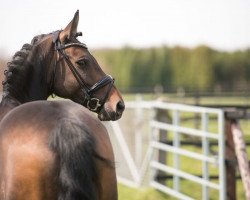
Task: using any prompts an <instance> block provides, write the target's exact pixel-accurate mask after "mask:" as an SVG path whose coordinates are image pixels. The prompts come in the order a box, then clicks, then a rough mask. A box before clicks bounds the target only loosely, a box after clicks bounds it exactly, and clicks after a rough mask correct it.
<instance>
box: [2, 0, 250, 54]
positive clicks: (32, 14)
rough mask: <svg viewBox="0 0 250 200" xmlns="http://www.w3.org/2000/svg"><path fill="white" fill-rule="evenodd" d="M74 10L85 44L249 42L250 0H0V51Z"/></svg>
mask: <svg viewBox="0 0 250 200" xmlns="http://www.w3.org/2000/svg"><path fill="white" fill-rule="evenodd" d="M77 9H79V10H80V21H79V28H78V29H79V31H82V32H83V37H82V38H81V39H80V40H81V41H83V42H85V43H86V44H87V45H88V46H89V48H90V49H94V48H100V47H120V46H124V45H130V46H135V47H148V46H156V45H162V44H165V45H169V46H174V45H182V46H187V47H194V46H197V45H199V44H206V45H209V46H211V47H213V48H217V49H222V50H228V51H232V50H236V49H245V48H249V47H250V0H123V1H121V0H88V1H86V0H67V1H66V0H0V25H1V29H0V52H1V53H2V54H5V55H7V54H13V53H14V52H16V51H17V50H19V49H20V48H21V46H22V44H23V43H26V42H30V40H31V39H32V38H33V36H35V35H37V34H41V33H48V32H52V31H54V30H58V29H62V28H64V27H65V26H66V25H67V24H68V22H69V21H70V20H71V19H72V17H73V15H74V13H75V11H76V10H77Z"/></svg>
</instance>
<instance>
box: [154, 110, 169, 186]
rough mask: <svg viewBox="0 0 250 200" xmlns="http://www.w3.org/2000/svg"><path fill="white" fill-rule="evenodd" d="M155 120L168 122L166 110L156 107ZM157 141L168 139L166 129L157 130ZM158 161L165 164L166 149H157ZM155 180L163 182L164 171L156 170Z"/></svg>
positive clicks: (162, 141)
mask: <svg viewBox="0 0 250 200" xmlns="http://www.w3.org/2000/svg"><path fill="white" fill-rule="evenodd" d="M155 119H156V121H159V122H165V123H168V122H169V121H170V117H169V114H168V112H167V111H166V110H163V109H156V114H155ZM158 140H159V142H161V143H165V142H167V141H168V133H167V131H166V130H160V131H159V139H158ZM158 161H159V162H160V163H163V164H167V153H166V151H162V150H159V153H158ZM156 177H157V181H158V182H159V183H161V184H165V181H166V180H165V177H166V173H165V172H162V171H158V172H157V174H156Z"/></svg>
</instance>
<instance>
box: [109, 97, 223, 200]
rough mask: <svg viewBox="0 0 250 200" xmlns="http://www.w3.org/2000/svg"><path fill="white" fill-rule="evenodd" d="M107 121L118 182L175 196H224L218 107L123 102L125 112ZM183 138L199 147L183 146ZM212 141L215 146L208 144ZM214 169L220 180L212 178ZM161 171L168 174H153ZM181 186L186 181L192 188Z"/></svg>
mask: <svg viewBox="0 0 250 200" xmlns="http://www.w3.org/2000/svg"><path fill="white" fill-rule="evenodd" d="M159 111H160V112H161V115H160V118H159V115H158V114H159V113H158V112H159ZM192 116H193V117H192ZM190 117H191V118H190ZM190 119H191V120H190ZM194 119H195V120H194ZM190 122H191V123H190ZM106 125H107V127H108V129H109V132H110V137H111V141H112V144H113V147H114V151H115V155H116V159H117V161H116V162H117V173H118V181H119V182H121V183H123V184H126V185H129V186H133V187H138V186H141V185H150V186H152V187H154V188H156V189H158V190H160V191H162V192H165V193H167V194H169V195H171V196H174V197H176V198H179V199H195V198H196V199H204V200H205V199H206V200H207V199H210V194H211V192H213V193H214V191H216V192H217V193H216V194H218V195H217V199H220V200H223V199H226V196H225V195H226V194H225V193H226V192H225V191H226V185H225V166H224V155H225V154H224V149H225V144H224V113H223V111H222V110H220V109H213V108H204V107H196V106H188V105H181V104H172V103H163V102H159V101H153V102H145V101H138V102H127V103H126V111H125V113H124V117H123V118H122V119H121V120H120V121H119V122H111V123H107V124H106ZM162 138H163V140H162ZM185 140H189V141H190V140H191V141H194V142H195V143H197V142H198V143H197V144H199V142H200V146H198V147H197V146H194V147H193V146H184V145H182V142H183V141H185ZM169 141H171V143H169ZM210 142H213V144H216V145H214V147H213V148H211V146H210ZM190 163H191V165H190ZM188 165H190V166H188ZM193 168H194V169H195V170H193ZM199 168H200V169H199ZM197 173H200V175H198V174H197ZM214 174H217V175H218V180H217V179H216V180H210V175H214ZM164 175H165V178H166V177H168V179H163V180H160V179H157V178H156V177H157V176H163V178H164ZM194 184H196V185H194ZM183 185H189V186H190V189H191V190H190V191H191V193H189V192H188V191H186V190H185V189H183ZM197 185H198V186H197ZM192 186H193V189H197V188H198V190H200V192H199V193H200V196H198V197H197V196H195V197H193V196H192V193H194V192H193V191H192Z"/></svg>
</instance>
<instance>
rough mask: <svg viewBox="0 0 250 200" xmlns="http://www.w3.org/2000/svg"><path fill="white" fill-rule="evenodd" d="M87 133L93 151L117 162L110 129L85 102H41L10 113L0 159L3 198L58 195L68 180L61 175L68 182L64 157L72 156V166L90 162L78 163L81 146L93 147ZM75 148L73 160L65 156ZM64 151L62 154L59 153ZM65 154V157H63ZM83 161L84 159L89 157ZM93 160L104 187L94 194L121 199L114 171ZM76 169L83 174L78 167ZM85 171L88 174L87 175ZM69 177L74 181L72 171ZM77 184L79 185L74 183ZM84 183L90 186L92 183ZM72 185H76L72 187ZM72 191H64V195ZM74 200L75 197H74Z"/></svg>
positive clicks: (2, 127)
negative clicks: (108, 183) (108, 132)
mask: <svg viewBox="0 0 250 200" xmlns="http://www.w3.org/2000/svg"><path fill="white" fill-rule="evenodd" d="M82 129H84V130H82ZM86 136H88V137H89V138H88V140H90V141H92V142H93V144H94V145H93V147H91V148H95V149H93V151H94V153H97V155H99V156H100V157H102V158H105V159H107V160H110V161H112V162H113V161H114V157H113V152H112V147H111V144H110V141H109V137H108V134H107V131H106V129H105V128H104V126H103V125H102V124H101V123H100V122H99V120H97V119H96V118H95V117H93V116H92V114H90V113H89V111H87V110H86V109H85V108H83V107H82V106H79V105H77V104H75V103H71V102H43V101H38V102H32V103H28V104H23V105H21V106H19V107H17V108H16V109H14V110H13V111H11V112H10V113H9V114H7V115H6V117H4V119H3V120H2V122H1V124H0V138H1V140H0V141H1V142H0V148H1V150H0V159H1V161H3V162H1V166H0V167H1V169H0V173H2V174H0V178H1V180H2V183H1V191H2V192H1V193H2V196H4V197H5V198H3V197H2V198H1V199H6V200H24V199H32V200H33V199H34V200H40V199H47V200H50V199H51V200H52V199H57V198H58V196H57V195H58V191H59V190H60V187H62V186H61V185H62V184H64V183H60V184H58V180H59V178H61V179H62V181H65V182H67V181H68V180H65V177H62V174H64V173H65V172H64V171H63V172H62V171H61V172H60V170H59V169H58V168H59V167H58V166H59V165H60V159H68V160H66V161H65V162H70V163H69V164H70V165H69V166H71V165H72V163H73V162H72V160H74V161H76V162H75V165H80V166H82V167H83V168H84V167H85V166H84V165H82V164H81V163H79V162H78V161H77V157H74V156H77V155H79V154H80V153H81V152H79V150H78V149H81V147H82V151H85V149H86V146H90V145H91V144H92V143H91V144H90V145H89V143H88V140H87V139H86ZM67 140H69V141H67ZM81 140H82V142H81ZM70 142H71V143H70ZM67 145H68V146H67ZM70 148H72V149H73V150H72V155H69V156H68V157H69V158H61V157H62V155H66V154H67V153H68V152H70V150H69V149H70ZM60 149H62V150H63V152H59V151H61V150H60ZM91 151H92V150H91ZM60 153H61V155H59V154H60ZM87 153H89V154H90V153H91V152H87ZM69 159H72V160H71V161H70V160H69ZM82 159H83V161H84V159H85V158H82ZM89 159H90V161H88V162H92V165H93V166H95V165H96V164H97V167H96V169H95V170H96V171H93V173H92V174H95V173H97V172H98V174H97V176H98V179H99V180H100V182H99V183H98V184H97V185H99V186H100V187H99V188H98V189H97V190H94V191H95V192H96V193H99V194H96V196H95V198H98V199H116V198H117V193H116V192H117V191H116V178H115V170H114V169H113V168H112V167H108V166H107V165H106V164H105V163H103V162H102V161H98V159H96V158H92V157H90V158H89ZM88 162H87V165H88ZM90 165H91V163H90ZM69 166H68V168H69ZM66 168H67V167H66ZM58 170H59V172H58ZM93 170H94V169H93ZM70 173H71V172H70ZM72 173H75V172H72ZM72 173H71V174H72ZM77 173H80V174H81V173H82V172H81V171H80V169H79V172H77ZM86 173H88V172H86ZM85 175H86V174H83V177H85ZM90 175H91V173H90ZM79 176H80V175H79ZM87 176H88V174H87ZM67 178H68V179H70V175H67ZM71 178H72V179H73V178H74V177H73V176H72V177H71ZM96 178H97V177H96ZM107 179H108V180H109V179H110V186H107V184H105V181H107ZM62 181H61V182H62ZM70 181H72V180H70ZM70 181H69V182H70ZM72 184H74V185H75V183H72ZM85 185H86V187H88V186H87V184H85ZM80 186H81V183H80V184H79V187H80ZM65 187H66V186H65ZM67 187H71V185H69V186H67ZM72 187H73V186H72ZM74 187H75V186H74ZM90 189H91V188H90ZM79 190H80V189H79ZM63 192H64V191H63ZM80 192H81V191H80ZM73 193H74V192H73ZM83 193H84V191H83ZM67 195H68V194H65V196H67ZM71 198H72V199H73V197H71ZM89 198H92V197H89ZM75 199H77V196H76V198H75Z"/></svg>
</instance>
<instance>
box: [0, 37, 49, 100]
mask: <svg viewBox="0 0 250 200" xmlns="http://www.w3.org/2000/svg"><path fill="white" fill-rule="evenodd" d="M44 36H45V35H44V34H42V35H38V36H35V37H34V38H33V39H32V41H31V43H30V44H24V45H23V46H22V48H21V50H19V51H17V52H16V53H15V54H14V56H13V57H12V60H11V61H10V62H8V64H7V70H5V71H4V75H5V80H4V81H3V82H2V84H3V97H4V96H7V95H8V94H12V95H13V94H14V96H13V97H15V98H17V97H18V98H21V97H22V96H23V95H24V94H22V91H20V89H21V88H24V85H25V80H27V76H28V74H29V68H30V67H29V63H28V61H27V60H28V56H29V55H30V53H31V52H32V50H33V47H34V46H35V45H36V44H37V42H38V41H40V40H41V39H42V38H43V37H44ZM21 90H22V89H21Z"/></svg>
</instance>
